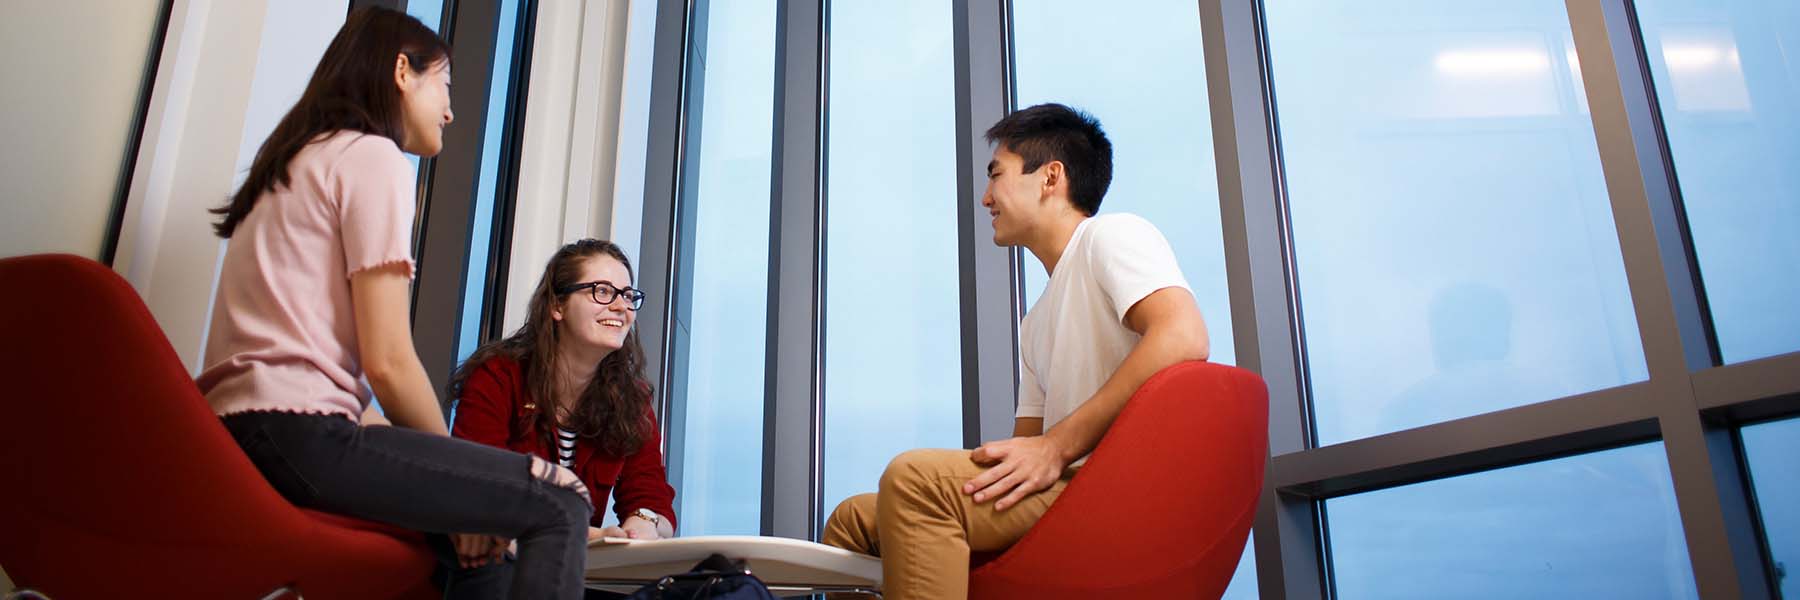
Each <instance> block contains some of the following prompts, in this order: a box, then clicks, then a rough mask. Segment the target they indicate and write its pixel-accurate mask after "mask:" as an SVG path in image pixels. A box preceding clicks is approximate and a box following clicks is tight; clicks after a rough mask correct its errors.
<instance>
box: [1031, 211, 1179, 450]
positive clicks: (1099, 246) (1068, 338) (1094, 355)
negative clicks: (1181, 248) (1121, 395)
mask: <svg viewBox="0 0 1800 600" xmlns="http://www.w3.org/2000/svg"><path fill="white" fill-rule="evenodd" d="M1170 287H1178V288H1182V289H1185V290H1188V291H1190V292H1192V291H1193V288H1190V287H1188V283H1187V279H1185V278H1183V277H1182V276H1181V266H1180V265H1178V264H1176V262H1175V252H1174V251H1173V250H1171V249H1169V241H1168V240H1167V239H1164V238H1163V235H1162V232H1160V231H1157V230H1156V226H1155V225H1151V224H1150V222H1149V221H1146V220H1144V218H1143V217H1139V216H1137V215H1132V214H1125V213H1109V214H1104V215H1099V216H1095V217H1091V218H1089V219H1087V220H1084V221H1082V222H1081V225H1079V226H1077V227H1076V228H1075V235H1074V236H1073V237H1071V238H1069V245H1068V246H1066V247H1064V248H1063V253H1062V258H1060V259H1058V260H1057V262H1056V271H1055V272H1054V273H1051V274H1050V283H1049V284H1048V285H1046V286H1045V287H1044V294H1043V295H1042V296H1039V297H1038V300H1037V304H1036V305H1033V306H1032V307H1031V312H1029V313H1026V315H1025V320H1024V322H1023V323H1022V324H1021V325H1020V326H1019V350H1020V352H1019V354H1020V359H1021V362H1022V363H1024V364H1023V369H1022V371H1021V376H1020V378H1019V379H1020V380H1019V409H1018V412H1017V413H1016V414H1017V416H1019V417H1043V419H1044V429H1045V430H1046V431H1048V430H1049V429H1050V428H1051V427H1052V426H1054V425H1056V424H1057V423H1058V422H1061V421H1062V420H1063V419H1064V418H1066V417H1068V416H1069V414H1070V413H1073V412H1075V409H1076V408H1078V407H1080V406H1081V403H1083V402H1086V401H1087V400H1088V398H1090V397H1092V396H1093V395H1094V392H1097V391H1099V390H1100V386H1101V385H1102V384H1105V383H1106V380H1107V379H1108V378H1110V377H1112V374H1113V371H1115V370H1118V368H1119V363H1122V362H1125V355H1127V354H1130V353H1131V349H1132V348H1134V347H1136V346H1137V342H1138V338H1140V337H1141V336H1139V335H1138V334H1137V333H1136V332H1133V331H1132V330H1130V329H1128V328H1126V327H1125V313H1126V312H1127V311H1129V310H1131V307H1132V306H1134V305H1136V304H1137V303H1138V301H1139V300H1143V299H1144V298H1145V297H1146V296H1149V295H1150V294H1151V293H1152V292H1155V291H1157V290H1160V289H1163V288H1170Z"/></svg>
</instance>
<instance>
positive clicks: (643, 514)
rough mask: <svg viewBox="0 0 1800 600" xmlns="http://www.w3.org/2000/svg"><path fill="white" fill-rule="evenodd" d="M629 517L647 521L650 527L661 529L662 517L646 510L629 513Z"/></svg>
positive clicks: (641, 509)
mask: <svg viewBox="0 0 1800 600" xmlns="http://www.w3.org/2000/svg"><path fill="white" fill-rule="evenodd" d="M631 516H633V517H637V518H639V519H643V520H645V521H649V522H650V526H651V527H662V515H659V514H656V513H655V512H652V511H651V510H650V509H648V508H640V509H637V510H634V511H631Z"/></svg>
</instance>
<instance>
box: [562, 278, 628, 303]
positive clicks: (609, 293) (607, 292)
mask: <svg viewBox="0 0 1800 600" xmlns="http://www.w3.org/2000/svg"><path fill="white" fill-rule="evenodd" d="M584 289H585V290H587V291H588V295H589V296H591V297H592V298H593V299H594V303H595V304H601V305H606V304H612V301H613V300H614V299H617V298H620V297H624V298H625V303H626V304H628V305H630V307H631V310H637V309H638V308H641V307H643V306H644V292H642V291H639V290H637V289H635V288H630V287H623V288H622V287H614V286H613V284H610V283H607V282H604V281H589V282H587V283H574V284H569V285H565V286H563V287H560V288H557V290H556V293H558V294H573V293H575V292H579V291H581V290H584Z"/></svg>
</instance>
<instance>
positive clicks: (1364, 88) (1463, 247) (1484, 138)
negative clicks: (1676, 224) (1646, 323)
mask: <svg viewBox="0 0 1800 600" xmlns="http://www.w3.org/2000/svg"><path fill="white" fill-rule="evenodd" d="M1266 6H1267V10H1268V12H1267V20H1268V28H1269V53H1270V62H1271V73H1272V75H1271V77H1272V78H1273V81H1274V87H1275V102H1276V105H1277V106H1278V107H1279V110H1280V120H1281V141H1282V152H1283V155H1284V166H1285V173H1286V178H1287V186H1288V193H1289V195H1290V210H1291V215H1292V224H1293V225H1292V226H1293V240H1294V241H1293V248H1294V253H1295V262H1296V263H1297V270H1298V274H1297V283H1298V287H1299V290H1300V306H1301V315H1302V318H1303V319H1304V323H1305V336H1306V344H1307V349H1308V364H1307V369H1308V371H1309V374H1310V376H1311V387H1312V393H1313V408H1314V414H1315V416H1316V426H1317V428H1318V438H1319V443H1320V444H1321V445H1324V444H1332V443H1337V442H1342V441H1346V440H1350V439H1355V438H1360V437H1364V436H1370V435H1376V434H1380V433H1386V432H1390V431H1396V430H1400V429H1407V428H1410V427H1416V426H1420V425H1426V424H1430V423H1433V422H1437V421H1443V420H1448V419H1454V418H1460V417H1466V416H1470V415H1474V414H1478V413H1483V412H1488V411H1493V410H1499V409H1503V408H1510V407H1514V406H1519V405H1523V404H1528V403H1532V402H1537V401H1542V400H1548V399H1551V398H1557V397H1561V396H1567V395H1571V394H1577V393H1581V392H1588V391H1592V390H1596V389H1600V388H1607V387H1612V386H1616V385H1620V384H1625V383H1630V382H1634V381H1641V380H1643V379H1645V377H1646V372H1645V367H1644V359H1643V351H1642V348H1641V346H1640V344H1639V340H1638V332H1637V324H1636V321H1635V318H1634V315H1633V312H1632V305H1631V299H1630V296H1629V292H1628V290H1627V288H1626V283H1625V271H1624V264H1623V261H1622V260H1621V258H1620V254H1619V243H1618V236H1617V232H1616V230H1615V229H1614V226H1613V221H1612V211H1611V206H1610V204H1609V202H1608V197H1607V193H1606V185H1605V181H1604V180H1603V178H1602V174H1601V170H1600V158H1599V154H1598V151H1597V150H1596V146H1595V143H1594V133H1593V125H1592V122H1591V121H1590V119H1589V116H1588V115H1587V106H1586V102H1585V100H1584V99H1583V98H1584V97H1583V96H1582V92H1581V85H1580V79H1579V75H1580V74H1579V73H1577V72H1575V70H1574V66H1575V64H1576V62H1575V59H1574V45H1573V42H1572V41H1571V36H1570V33H1569V20H1568V15H1567V13H1566V11H1565V10H1564V5H1563V2H1561V1H1560V0H1530V1H1519V2H1500V3H1495V2H1484V1H1478V0H1454V1H1445V2H1428V3H1427V2H1409V1H1404V0H1371V1H1368V2H1355V3H1345V2H1337V1H1332V0H1270V1H1269V2H1267V3H1266Z"/></svg>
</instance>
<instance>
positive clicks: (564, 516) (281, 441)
mask: <svg viewBox="0 0 1800 600" xmlns="http://www.w3.org/2000/svg"><path fill="white" fill-rule="evenodd" d="M221 421H223V422H224V423H225V428H226V429H227V430H229V431H230V432H231V436H232V437H233V438H234V439H236V440H237V443H238V446H240V447H242V448H243V449H244V453H245V454H246V455H248V456H249V457H250V461H251V462H252V463H255V464H256V468H257V469H258V470H260V471H262V474H263V477H265V478H267V479H268V480H269V484H270V485H272V486H274V487H275V490H276V491H278V492H280V493H281V495H282V496H284V497H286V498H287V499H288V501H289V502H293V503H294V504H295V505H296V506H302V507H306V508H311V509H315V510H321V511H325V512H330V513H336V514H341V515H346V516H350V517H355V518H358V519H366V520H370V521H376V522H381V523H389V524H393V525H397V526H400V527H404V528H407V529H413V530H417V531H422V532H425V533H427V534H438V535H442V534H449V533H482V534H488V535H497V536H503V537H507V538H511V539H514V540H517V541H518V544H519V555H518V560H517V561H516V562H515V563H514V564H513V569H514V570H515V574H514V577H512V581H511V593H510V596H511V597H513V598H567V599H574V598H581V597H582V585H581V583H582V570H583V565H584V563H585V561H586V557H587V523H588V517H589V516H590V515H592V514H593V511H594V507H593V504H592V503H591V502H590V501H589V500H588V498H587V496H586V493H585V491H586V490H585V488H584V489H582V490H577V489H575V488H571V487H563V486H559V485H556V484H554V483H552V482H551V481H546V480H544V479H540V478H539V477H538V476H534V474H533V471H534V469H533V464H532V459H531V458H529V457H527V456H525V455H523V454H519V453H516V452H509V451H506V450H501V449H498V448H492V447H488V446H484V445H481V444H476V443H473V442H469V441H465V440H459V439H454V438H448V437H442V436H436V435H431V434H428V433H422V432H418V431H413V430H410V429H403V428H400V427H386V426H375V427H361V426H359V425H357V424H356V423H353V422H351V421H350V420H349V419H346V418H344V417H341V416H326V415H309V414H296V413H285V412H247V413H237V414H232V415H227V416H225V417H222V418H221ZM433 537H437V536H433ZM433 541H434V543H433V544H432V546H433V547H434V548H436V549H437V551H438V553H439V555H440V559H443V560H447V561H448V562H449V563H450V564H452V565H454V564H455V560H456V559H455V556H454V555H453V553H452V554H451V555H449V556H445V551H446V550H448V549H449V548H450V545H449V544H447V543H444V541H443V540H433Z"/></svg>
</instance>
